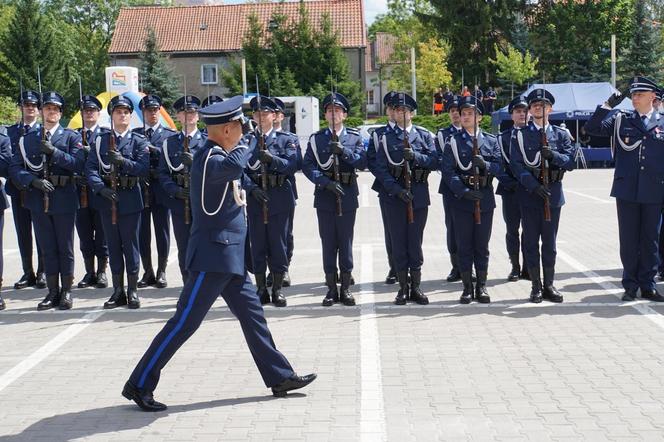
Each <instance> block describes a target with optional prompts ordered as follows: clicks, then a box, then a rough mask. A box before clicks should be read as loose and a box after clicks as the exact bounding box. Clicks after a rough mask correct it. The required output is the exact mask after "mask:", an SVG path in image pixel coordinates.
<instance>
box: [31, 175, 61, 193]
mask: <svg viewBox="0 0 664 442" xmlns="http://www.w3.org/2000/svg"><path fill="white" fill-rule="evenodd" d="M30 184H31V185H32V187H34V188H35V189H38V190H41V191H42V192H44V193H51V192H53V191H54V190H55V186H53V183H51V182H50V181H48V180H42V179H39V178H35V179H34V180H32V182H31V183H30Z"/></svg>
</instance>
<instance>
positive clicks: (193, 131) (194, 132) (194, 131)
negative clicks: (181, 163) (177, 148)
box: [181, 128, 198, 139]
mask: <svg viewBox="0 0 664 442" xmlns="http://www.w3.org/2000/svg"><path fill="white" fill-rule="evenodd" d="M196 132H198V128H195V129H194V130H192V131H191V132H189V133H188V134H185V133H184V131H181V133H182V135H183V136H185V137H186V136H189V137H190V138H191V139H193V138H194V136H195V135H196Z"/></svg>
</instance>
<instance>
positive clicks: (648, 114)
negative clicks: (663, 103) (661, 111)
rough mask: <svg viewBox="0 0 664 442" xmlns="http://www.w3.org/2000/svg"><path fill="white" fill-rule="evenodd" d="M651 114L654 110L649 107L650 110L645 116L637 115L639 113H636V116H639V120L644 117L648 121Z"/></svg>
mask: <svg viewBox="0 0 664 442" xmlns="http://www.w3.org/2000/svg"><path fill="white" fill-rule="evenodd" d="M653 112H655V108H653V107H651V108H650V112H648V113H647V114H643V115H641V114H639V113H638V112H637V115H638V116H639V118H643V117H646V120H647V121H649V120H650V119H651V118H652V114H653Z"/></svg>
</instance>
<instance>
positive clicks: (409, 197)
mask: <svg viewBox="0 0 664 442" xmlns="http://www.w3.org/2000/svg"><path fill="white" fill-rule="evenodd" d="M399 199H400V200H401V201H403V202H404V203H409V202H411V201H413V194H412V193H410V192H409V191H407V190H406V189H403V190H402V191H401V192H399Z"/></svg>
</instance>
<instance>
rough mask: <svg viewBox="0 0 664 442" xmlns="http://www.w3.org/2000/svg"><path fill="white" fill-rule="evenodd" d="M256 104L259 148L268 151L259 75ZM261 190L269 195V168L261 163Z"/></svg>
mask: <svg viewBox="0 0 664 442" xmlns="http://www.w3.org/2000/svg"><path fill="white" fill-rule="evenodd" d="M256 104H257V105H258V126H260V131H259V132H258V134H257V135H259V136H258V146H259V149H260V150H265V149H267V148H266V147H265V139H264V138H263V111H261V92H260V90H259V88H258V74H257V75H256ZM261 188H262V189H263V192H265V194H267V190H268V189H267V166H266V165H265V163H262V162H261ZM268 219H269V216H268V207H267V202H263V224H267V222H268Z"/></svg>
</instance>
